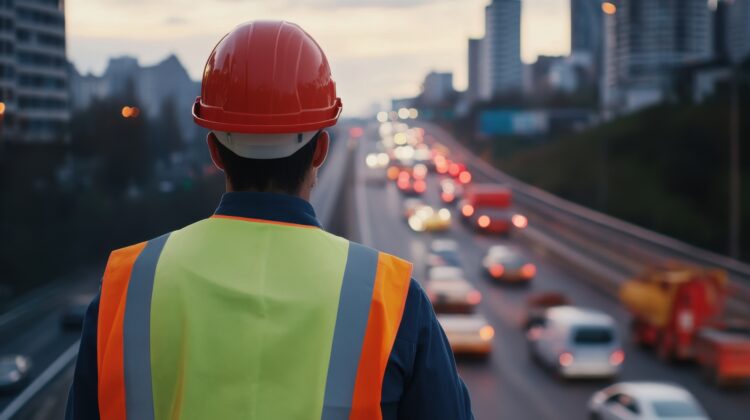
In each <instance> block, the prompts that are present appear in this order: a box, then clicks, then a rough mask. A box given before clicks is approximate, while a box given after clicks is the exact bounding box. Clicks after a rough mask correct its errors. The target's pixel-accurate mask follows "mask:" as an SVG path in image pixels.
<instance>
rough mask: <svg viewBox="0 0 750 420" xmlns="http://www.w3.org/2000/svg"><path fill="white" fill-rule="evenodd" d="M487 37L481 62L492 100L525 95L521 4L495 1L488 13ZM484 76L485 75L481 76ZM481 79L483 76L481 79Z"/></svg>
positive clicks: (503, 0) (500, 0) (486, 13)
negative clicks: (508, 95)
mask: <svg viewBox="0 0 750 420" xmlns="http://www.w3.org/2000/svg"><path fill="white" fill-rule="evenodd" d="M484 18H485V36H484V42H482V47H483V48H481V54H480V55H484V57H481V58H480V62H481V61H484V63H483V66H485V70H486V72H487V73H486V76H484V77H486V82H487V90H488V93H489V94H490V95H491V96H498V95H503V94H509V93H517V92H520V91H521V88H522V85H523V83H522V82H523V66H522V63H521V1H520V0H493V1H492V3H490V4H489V5H488V6H487V7H486V9H485V16H484ZM480 73H481V72H480ZM480 78H481V76H480Z"/></svg>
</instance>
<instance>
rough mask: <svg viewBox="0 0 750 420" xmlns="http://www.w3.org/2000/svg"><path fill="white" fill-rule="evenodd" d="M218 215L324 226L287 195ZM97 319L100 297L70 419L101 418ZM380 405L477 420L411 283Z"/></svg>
mask: <svg viewBox="0 0 750 420" xmlns="http://www.w3.org/2000/svg"><path fill="white" fill-rule="evenodd" d="M216 214H221V215H228V216H239V217H248V218H254V219H264V220H271V221H277V222H287V223H296V224H303V225H310V226H320V223H319V222H318V220H317V218H316V217H315V211H314V210H313V208H312V206H311V205H310V204H309V203H308V202H307V201H305V200H302V199H300V198H298V197H293V196H289V195H283V194H271V193H246V192H243V193H227V194H225V195H224V197H222V200H221V204H220V205H219V208H218V209H217V210H216ZM98 314H99V296H98V295H97V296H96V298H94V301H93V302H91V305H90V306H89V308H88V310H87V311H86V317H85V320H84V323H83V334H82V337H81V347H80V350H79V352H78V361H77V364H76V370H75V375H74V379H73V385H72V387H71V389H70V395H69V396H68V407H67V412H66V416H65V418H66V419H67V420H95V419H96V420H98V419H99V404H98V395H97V389H98V382H97V378H98V373H97V372H98V371H97V355H96V341H97V340H96V333H97V319H98ZM219 392H220V391H219ZM381 405H382V411H383V419H384V420H395V419H410V420H421V419H425V420H427V419H429V420H440V419H451V420H464V419H473V415H472V413H471V403H470V400H469V393H468V391H467V389H466V385H464V383H463V381H461V378H459V376H458V372H457V371H456V363H455V361H454V359H453V353H452V352H451V349H450V345H449V344H448V340H447V339H446V337H445V333H444V332H443V329H442V328H441V327H440V324H439V323H438V320H437V317H436V316H435V312H434V311H433V310H432V305H431V304H430V300H429V299H428V298H427V296H426V295H425V293H424V291H423V290H422V288H421V287H420V286H419V284H417V282H416V281H414V280H413V279H412V280H411V284H410V286H409V293H408V295H407V298H406V306H405V308H404V314H403V317H402V319H401V325H400V327H399V330H398V334H397V335H396V340H395V343H394V345H393V350H392V351H391V355H390V358H389V359H388V365H387V367H386V372H385V378H384V380H383V390H382V398H381Z"/></svg>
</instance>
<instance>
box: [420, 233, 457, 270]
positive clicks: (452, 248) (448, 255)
mask: <svg viewBox="0 0 750 420" xmlns="http://www.w3.org/2000/svg"><path fill="white" fill-rule="evenodd" d="M443 266H449V267H460V266H461V259H460V258H459V255H458V242H456V241H454V240H453V239H434V240H433V241H432V242H431V243H430V253H429V254H428V255H427V269H431V268H433V267H443Z"/></svg>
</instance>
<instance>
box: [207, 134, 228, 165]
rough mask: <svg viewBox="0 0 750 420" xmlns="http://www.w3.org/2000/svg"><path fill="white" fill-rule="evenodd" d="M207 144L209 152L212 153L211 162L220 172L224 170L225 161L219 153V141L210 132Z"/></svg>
mask: <svg viewBox="0 0 750 420" xmlns="http://www.w3.org/2000/svg"><path fill="white" fill-rule="evenodd" d="M206 143H208V151H209V153H211V160H212V161H213V162H214V165H215V166H216V167H217V168H219V169H220V170H222V171H223V170H224V161H223V160H221V154H220V153H219V146H218V144H219V140H218V139H216V135H215V134H214V133H213V132H209V133H208V136H206Z"/></svg>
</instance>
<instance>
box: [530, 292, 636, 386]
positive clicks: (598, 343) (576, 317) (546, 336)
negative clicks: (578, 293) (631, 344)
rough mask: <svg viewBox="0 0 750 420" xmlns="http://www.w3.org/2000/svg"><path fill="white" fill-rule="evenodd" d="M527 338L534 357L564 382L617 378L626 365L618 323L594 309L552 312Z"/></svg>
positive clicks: (567, 308) (566, 308)
mask: <svg viewBox="0 0 750 420" xmlns="http://www.w3.org/2000/svg"><path fill="white" fill-rule="evenodd" d="M526 337H527V340H528V344H529V352H530V353H531V356H532V357H533V358H534V359H535V360H536V361H538V362H540V363H541V364H542V365H544V366H545V367H548V368H550V369H552V370H554V371H555V372H557V374H558V375H559V376H561V377H563V378H613V377H615V376H617V375H618V374H619V372H620V368H621V366H622V363H623V362H624V361H625V352H624V351H623V350H622V345H621V343H620V339H619V336H618V334H617V328H616V326H615V321H614V319H612V317H611V316H609V315H607V314H605V313H604V312H600V311H596V310H593V309H583V308H577V307H574V306H555V307H552V308H549V309H547V310H546V311H545V313H544V318H543V319H541V320H540V322H539V323H538V324H537V325H535V326H533V327H532V328H530V329H529V330H528V331H527V335H526Z"/></svg>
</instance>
